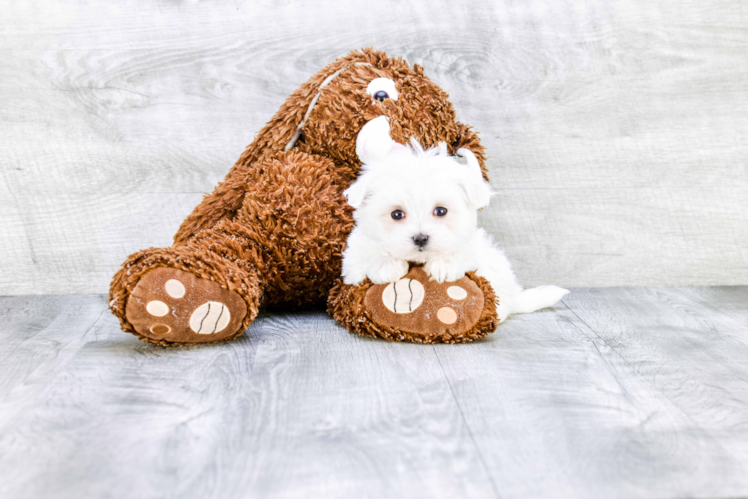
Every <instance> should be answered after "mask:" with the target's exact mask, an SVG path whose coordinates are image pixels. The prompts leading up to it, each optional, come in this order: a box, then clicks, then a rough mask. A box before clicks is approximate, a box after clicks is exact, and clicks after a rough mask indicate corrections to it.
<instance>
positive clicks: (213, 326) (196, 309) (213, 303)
mask: <svg viewBox="0 0 748 500" xmlns="http://www.w3.org/2000/svg"><path fill="white" fill-rule="evenodd" d="M126 314H127V319H128V321H130V323H131V324H132V325H133V327H134V328H135V330H136V331H137V332H138V333H139V334H140V335H142V336H144V337H147V338H149V339H152V340H160V341H166V342H180V343H190V342H200V343H202V342H206V341H218V340H224V339H226V338H229V337H231V336H234V335H235V334H236V333H237V332H238V330H239V328H240V327H241V323H242V320H243V319H244V316H245V315H246V314H247V305H246V303H245V302H244V300H242V298H241V297H240V296H239V294H237V293H236V292H233V291H229V290H226V289H224V288H222V287H221V285H219V284H218V283H215V282H213V281H210V280H206V279H202V278H198V277H197V276H195V275H194V274H191V273H188V272H185V271H181V270H178V269H171V268H166V267H161V268H157V269H154V270H153V271H151V272H149V273H148V274H146V275H145V276H144V277H143V278H142V279H141V280H140V281H139V282H138V284H137V285H136V286H135V288H134V289H133V291H132V294H131V296H130V298H129V299H128V301H127V312H126Z"/></svg>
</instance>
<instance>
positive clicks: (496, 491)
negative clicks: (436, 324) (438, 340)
mask: <svg viewBox="0 0 748 500" xmlns="http://www.w3.org/2000/svg"><path fill="white" fill-rule="evenodd" d="M431 348H432V349H433V351H434V356H436V362H437V363H439V368H440V369H441V371H442V375H444V380H446V382H447V386H448V387H449V392H450V393H451V394H452V399H453V400H454V402H455V405H456V406H457V410H458V411H459V412H460V418H462V422H463V423H464V424H465V428H466V429H467V431H468V435H469V436H470V440H471V441H472V442H473V447H474V448H475V452H476V453H477V454H478V460H480V463H481V465H482V466H483V472H485V473H486V477H488V483H489V484H490V485H491V489H492V490H493V493H494V495H496V498H502V496H501V495H500V494H499V489H498V488H497V487H496V484H495V483H494V481H493V476H492V475H491V472H490V470H489V469H488V464H487V463H486V459H485V458H484V457H483V453H482V452H481V450H480V448H479V447H478V442H477V441H476V440H475V436H474V435H473V430H472V429H471V428H470V424H468V421H467V419H466V418H465V413H464V412H463V411H462V406H460V402H459V401H458V400H457V395H456V394H455V390H454V388H453V387H452V382H451V381H450V380H449V377H448V376H447V372H446V371H444V366H443V365H442V360H441V359H439V353H438V352H437V350H436V346H433V345H432V346H431Z"/></svg>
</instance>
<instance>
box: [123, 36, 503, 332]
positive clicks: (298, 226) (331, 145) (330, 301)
mask: <svg viewBox="0 0 748 500" xmlns="http://www.w3.org/2000/svg"><path fill="white" fill-rule="evenodd" d="M447 97H448V96H447V94H446V93H445V92H444V91H443V90H442V89H440V88H439V87H438V86H437V85H435V84H434V83H433V82H431V81H430V80H429V79H428V78H427V77H426V76H425V75H424V72H423V68H422V67H421V66H419V65H417V64H416V65H414V66H413V67H410V66H409V65H408V64H407V63H406V62H405V61H404V60H402V59H401V58H389V57H387V56H386V55H385V54H384V53H382V52H378V51H374V50H371V49H364V50H361V51H353V52H351V53H349V54H348V55H346V56H344V57H341V58H339V59H337V60H336V61H334V62H333V63H332V64H330V65H328V66H327V67H326V68H324V69H322V70H321V71H320V72H319V73H317V74H316V75H314V76H313V77H312V78H311V79H310V80H309V81H307V82H306V83H304V84H303V85H302V86H301V87H300V88H299V89H298V90H296V91H295V92H294V93H293V94H291V96H290V97H289V98H288V99H287V100H286V102H285V103H283V105H282V106H281V107H280V109H279V110H278V112H277V113H276V114H275V116H274V117H273V118H272V119H271V121H270V122H269V123H268V124H267V125H266V126H265V127H264V128H263V129H262V130H261V131H260V132H259V134H258V135H257V137H256V138H255V140H254V141H253V142H252V144H250V145H249V147H248V148H247V149H246V150H245V152H244V154H242V156H241V157H240V158H239V160H238V161H237V163H236V164H235V165H234V166H233V168H232V169H231V170H230V171H229V173H228V175H227V176H226V178H225V179H224V181H223V182H221V183H220V184H219V185H218V186H217V187H216V189H215V190H214V191H213V192H212V193H211V194H209V195H207V196H206V197H205V198H204V199H203V201H202V202H201V203H200V204H199V205H198V206H197V207H196V208H195V210H194V211H193V212H192V214H191V215H189V216H188V217H187V219H185V221H184V222H183V223H182V225H181V227H180V229H179V231H178V232H177V234H176V236H175V237H174V244H173V245H172V246H171V247H167V248H149V249H146V250H142V251H140V252H137V253H135V254H133V255H131V256H130V257H128V258H127V260H126V261H125V263H124V264H123V265H122V268H121V269H120V270H119V271H118V272H117V273H116V274H115V276H114V278H113V280H112V284H111V289H110V294H109V301H110V302H109V304H110V308H111V310H112V312H113V313H114V314H115V315H116V316H117V317H118V318H119V319H120V322H121V325H122V329H123V330H125V331H128V332H132V333H133V334H135V335H137V336H138V337H139V338H140V339H141V340H144V341H146V342H151V343H154V344H159V345H164V346H170V345H184V344H197V343H206V342H220V341H225V340H229V339H232V338H235V337H237V336H238V335H240V334H241V333H242V332H243V331H244V330H245V329H246V328H247V327H248V326H249V324H250V323H251V322H252V320H254V319H255V317H256V316H257V313H258V309H259V308H260V306H284V307H304V306H321V305H325V304H327V307H328V312H329V313H330V315H331V316H332V317H333V318H334V319H335V320H337V321H338V322H340V323H341V324H343V325H344V326H346V327H347V328H348V329H349V330H350V331H352V332H357V333H360V334H362V335H368V336H373V337H380V338H385V339H388V340H395V341H411V342H423V343H432V342H451V343H454V342H465V341H471V340H475V339H478V338H482V337H484V336H485V335H486V334H488V333H490V332H492V331H493V330H494V329H495V328H496V325H497V316H496V304H495V296H494V292H493V290H492V289H491V287H490V285H489V284H488V282H487V281H486V280H485V279H482V278H480V277H478V276H476V275H474V274H472V273H468V274H467V275H466V276H465V277H464V278H461V279H460V280H458V281H456V282H454V283H441V284H440V283H436V282H435V281H431V280H430V279H429V278H428V276H427V275H426V274H425V273H424V272H423V270H422V269H421V268H420V267H417V266H415V267H412V268H411V270H410V271H409V273H408V275H407V276H405V277H404V278H402V279H400V280H398V281H397V282H395V283H391V284H389V285H372V283H371V282H369V281H368V280H366V281H364V282H363V283H361V284H360V285H358V286H349V285H344V284H343V283H342V281H341V280H340V269H341V255H342V251H343V249H344V248H345V241H346V237H347V235H348V234H349V233H350V231H351V229H352V228H353V218H352V208H351V207H350V206H349V205H348V204H347V203H346V200H345V198H344V197H343V194H342V193H343V191H344V190H345V189H346V188H348V186H349V185H350V184H351V183H352V182H353V181H354V180H355V178H356V175H357V173H358V171H359V168H360V166H361V161H360V159H359V155H361V154H362V152H363V153H366V154H369V155H372V154H376V152H377V150H378V149H382V148H384V149H387V148H388V147H389V146H390V144H391V143H393V141H394V142H396V143H399V144H405V143H407V141H408V140H410V138H411V137H415V138H416V139H417V140H418V141H419V142H420V143H421V144H423V145H424V146H425V147H431V146H434V145H436V144H438V143H440V142H446V144H447V145H448V148H449V152H450V153H454V152H455V151H456V150H457V149H459V148H467V149H469V150H471V151H472V152H473V153H474V154H475V156H476V157H477V158H478V161H479V162H480V165H481V170H482V172H483V175H484V176H486V167H485V156H484V150H483V147H482V146H481V144H480V141H479V139H478V137H477V134H476V133H475V132H473V131H472V130H471V129H470V127H468V126H466V125H464V124H462V123H460V122H458V121H457V120H456V118H455V112H454V109H453V107H452V105H451V104H450V103H449V101H448V100H447ZM377 118H379V119H378V120H377ZM458 292H459V293H458Z"/></svg>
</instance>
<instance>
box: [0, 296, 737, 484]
mask: <svg viewBox="0 0 748 500" xmlns="http://www.w3.org/2000/svg"><path fill="white" fill-rule="evenodd" d="M746 297H748V287H721V288H631V289H625V288H617V289H616V288H610V289H578V290H574V291H573V292H572V294H570V295H569V296H567V297H566V298H565V299H564V302H565V304H561V305H559V307H557V308H555V309H546V310H544V311H541V312H538V313H534V314H528V315H519V316H513V317H512V318H510V319H509V320H508V321H507V322H506V323H505V324H503V325H502V326H500V327H499V329H498V331H497V332H496V333H495V334H494V335H492V336H489V337H488V338H487V339H486V340H484V341H480V342H476V343H473V344H464V345H437V346H422V345H412V344H393V343H387V342H384V341H377V340H371V339H366V338H362V337H358V336H353V335H350V334H349V333H347V332H346V331H345V330H343V329H342V328H340V327H339V326H337V325H336V324H335V323H334V322H333V321H332V320H331V319H329V318H328V317H327V316H325V315H324V314H323V313H322V312H299V313H293V314H279V313H272V314H271V313H265V314H263V315H262V316H261V317H260V318H259V319H258V320H257V321H256V322H255V323H253V325H252V326H251V327H250V328H249V330H248V331H247V332H246V334H245V335H244V336H242V337H240V338H239V339H237V340H235V341H232V342H228V343H224V344H217V345H204V346H197V347H179V348H162V347H157V346H153V345H150V344H144V343H141V342H139V341H137V340H136V339H135V337H133V336H131V335H129V334H126V333H123V332H121V331H120V330H119V328H118V325H117V323H116V320H115V319H114V318H113V317H112V316H111V315H110V314H108V313H106V312H105V310H106V303H105V298H104V297H103V296H98V295H69V296H36V297H34V296H27V297H0V341H2V342H3V345H5V346H8V349H6V350H5V351H4V354H3V355H2V358H0V497H49V496H55V497H158V498H161V497H354V498H369V497H371V498H377V497H428V498H431V497H507V496H508V497H549V496H550V497H566V496H570V497H744V496H746V495H747V494H748V479H746V475H745V464H746V461H747V460H748V428H746V424H745V423H746V422H748V373H747V372H748V363H747V361H748V333H747V332H748V328H747V327H748V301H746V300H745V299H746Z"/></svg>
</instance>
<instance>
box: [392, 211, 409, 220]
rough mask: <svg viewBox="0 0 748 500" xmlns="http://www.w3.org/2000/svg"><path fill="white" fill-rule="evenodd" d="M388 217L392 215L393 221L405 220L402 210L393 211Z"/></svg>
mask: <svg viewBox="0 0 748 500" xmlns="http://www.w3.org/2000/svg"><path fill="white" fill-rule="evenodd" d="M390 215H392V218H393V219H395V220H400V219H404V218H405V212H403V211H402V210H393V211H392V213H391V214H390Z"/></svg>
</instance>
